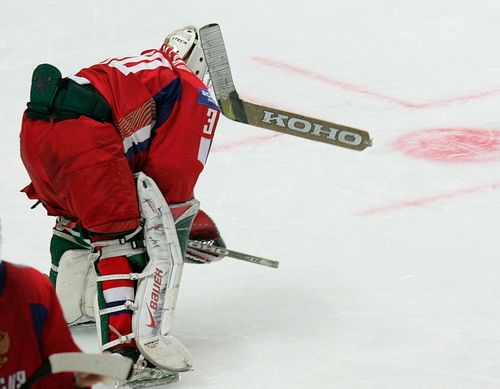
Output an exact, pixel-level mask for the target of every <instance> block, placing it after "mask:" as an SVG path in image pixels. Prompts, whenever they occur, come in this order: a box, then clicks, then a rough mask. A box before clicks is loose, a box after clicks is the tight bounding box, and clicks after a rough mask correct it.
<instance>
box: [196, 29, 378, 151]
mask: <svg viewBox="0 0 500 389" xmlns="http://www.w3.org/2000/svg"><path fill="white" fill-rule="evenodd" d="M200 38H201V45H202V48H203V53H204V55H205V60H206V61H207V65H208V72H209V74H210V79H211V80H212V84H213V88H214V92H215V96H216V98H217V101H218V103H219V106H220V109H221V111H222V114H223V115H224V116H226V117H227V118H229V119H231V120H234V121H237V122H241V123H246V124H250V125H252V126H256V127H261V128H266V129H268V130H272V131H278V132H281V133H285V134H289V135H295V136H299V137H302V138H306V139H310V140H314V141H318V142H324V143H329V144H332V145H335V146H340V147H345V148H348V149H352V150H358V151H360V150H364V149H365V148H367V147H369V146H371V145H372V140H371V139H370V135H369V134H368V132H366V131H364V130H360V129H357V128H353V127H348V126H344V125H340V124H336V123H332V122H327V121H324V120H319V119H315V118H311V117H308V116H304V115H299V114H296V113H292V112H287V111H282V110H280V109H277V108H272V107H266V106H263V105H259V104H254V103H250V102H248V101H245V100H242V99H240V97H239V95H238V92H236V88H235V86H234V83H233V77H232V75H231V68H230V67H229V60H228V57H227V53H226V48H225V45H224V40H223V38H222V32H221V30H220V27H219V25H218V24H215V23H213V24H208V25H206V26H204V27H202V28H201V29H200Z"/></svg>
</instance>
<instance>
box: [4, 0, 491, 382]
mask: <svg viewBox="0 0 500 389" xmlns="http://www.w3.org/2000/svg"><path fill="white" fill-rule="evenodd" d="M499 20H500V5H499V4H498V2H496V1H493V0H484V1H481V2H477V1H472V0H433V1H430V0H423V1H407V0H403V1H395V0H379V1H370V0H339V1H326V0H308V1H306V2H303V1H293V0H289V1H284V0H273V1H265V0H254V1H252V2H250V1H229V0H215V1H211V2H207V1H203V2H202V1H192V2H173V1H168V2H167V1H153V0H143V1H141V2H138V1H134V2H132V1H123V0H122V1H117V0H108V1H100V0H85V1H81V0H79V1H62V0H44V1H35V0H3V1H2V2H1V4H0V125H1V128H2V147H1V153H0V163H1V165H0V166H1V170H0V175H1V176H0V182H1V189H0V194H1V200H0V217H1V219H2V225H3V226H2V229H3V231H2V235H3V253H2V255H3V258H4V259H7V260H10V261H13V262H18V263H24V264H29V265H31V266H34V267H35V268H37V269H39V270H41V271H44V272H48V269H49V262H50V260H49V252H48V244H49V239H50V233H51V227H52V224H53V222H54V220H53V218H50V217H47V216H46V215H45V212H44V210H43V208H42V207H38V208H36V209H35V210H30V209H29V207H30V206H31V205H32V204H33V202H31V201H29V200H28V199H27V198H25V196H24V195H23V194H21V193H20V192H19V191H20V189H21V188H22V187H23V186H25V185H26V184H27V183H28V182H29V179H28V176H27V174H26V172H25V170H24V167H23V165H22V163H21V160H20V157H19V142H18V134H19V127H20V119H21V115H22V112H23V110H24V108H25V104H26V102H27V100H28V98H29V84H30V77H31V72H32V70H33V69H34V67H35V66H36V65H37V64H39V63H43V62H48V63H52V64H54V65H56V66H58V67H59V68H60V69H61V71H62V72H63V73H64V74H65V75H67V74H71V73H74V72H76V71H77V70H79V69H80V68H81V67H84V66H88V65H91V64H93V63H95V62H98V61H101V60H103V59H106V58H108V57H116V56H126V55H132V54H136V53H138V52H140V51H141V50H143V49H146V48H153V47H158V46H159V45H160V43H161V42H162V40H163V38H164V36H165V35H166V34H167V33H168V32H170V31H171V30H172V29H174V28H177V27H180V26H184V25H186V24H196V25H203V24H206V23H209V22H218V23H219V24H220V25H221V27H222V31H223V33H224V36H225V41H226V46H227V50H228V53H229V59H230V63H231V65H232V70H233V76H234V80H235V83H236V86H237V88H238V90H239V92H240V95H241V96H242V97H243V98H245V99H248V100H251V101H255V102H258V103H262V104H267V105H273V106H277V107H281V108H283V109H286V110H289V111H294V112H298V113H303V114H307V115H309V116H313V117H319V118H324V119H326V120H331V121H334V122H337V123H341V124H346V125H349V126H353V127H359V128H363V129H366V130H368V131H369V132H370V134H371V136H372V137H373V147H372V148H370V149H367V150H365V151H362V152H357V151H351V150H346V149H341V148H338V147H335V146H331V145H326V144H321V143H316V142H311V141H307V140H303V139H300V138H295V137H292V136H287V135H278V136H274V135H275V134H273V133H271V132H269V131H267V130H264V129H259V128H252V127H249V126H245V125H241V124H238V123H235V122H231V121H229V120H227V119H225V118H223V119H221V120H220V123H219V127H218V130H217V134H216V141H215V145H214V147H213V150H212V153H211V155H210V157H209V160H208V164H207V167H206V170H205V171H204V173H203V175H202V177H201V179H200V181H199V185H198V189H197V197H198V198H199V199H200V200H201V202H202V207H203V208H204V209H205V210H206V211H207V212H208V213H209V214H211V215H212V216H213V217H214V219H215V220H216V222H217V224H218V225H219V228H220V229H221V231H222V232H223V235H224V238H225V240H226V243H227V244H228V246H229V247H230V248H232V249H233V250H238V251H243V252H248V253H251V254H254V255H260V256H263V257H269V258H272V259H276V260H279V261H280V262H281V267H280V268H279V269H278V270H273V269H270V268H265V267H261V266H257V265H253V264H248V263H245V262H240V261H237V260H232V259H225V260H224V261H222V262H220V263H217V264H213V265H209V266H195V265H190V266H185V270H184V275H183V280H182V285H181V291H180V294H179V300H178V304H177V306H178V311H177V316H176V323H175V327H174V333H175V335H176V336H177V337H178V338H179V339H181V341H182V342H183V343H185V344H186V346H187V347H188V348H189V349H190V351H191V353H192V354H193V357H194V364H195V370H194V371H193V372H189V373H185V374H183V376H182V380H181V381H180V382H179V383H177V384H174V385H172V386H171V387H172V388H179V389H180V388H182V389H193V388H196V389H199V388H203V389H220V388H228V389H233V388H235V389H270V388H272V389H282V388H283V389H284V388H286V389H291V388H311V389H329V388H342V389H343V388H348V389H351V388H370V389H372V388H384V389H385V388H396V389H399V388H433V389H445V388H453V389H455V388H500V324H499V322H500V301H499V297H500V255H499V253H500V239H499V228H498V227H499V224H500V223H499V216H500V202H499V200H498V196H499V188H500V186H499V184H500V174H499V171H500V170H499V169H500V152H499V150H500V146H499V144H500V141H499V140H498V139H499V135H498V134H499V132H498V131H500V92H499V90H500V76H499V75H500V50H499V48H498V38H499V36H500V23H499ZM263 58H264V59H266V60H267V62H263V60H262V59H263ZM269 61H274V62H272V63H274V64H275V66H270V65H269V63H270V62H269ZM276 64H281V65H280V66H277V65H276ZM286 64H288V65H290V66H293V67H294V69H295V71H294V70H293V69H291V68H289V67H288V68H287V67H286V66H285V65H286ZM297 69H302V70H301V71H300V72H299V71H298V70H297ZM432 129H466V130H465V135H464V133H462V136H458V137H455V138H452V139H448V140H444V141H443V140H440V139H435V140H434V142H442V143H443V144H438V145H437V146H439V147H442V148H443V152H442V153H441V152H440V151H439V150H438V151H436V152H435V153H433V154H432V155H431V156H433V157H434V159H425V158H415V157H412V156H410V155H408V154H406V153H403V152H401V151H400V150H399V149H397V148H395V147H394V142H395V141H396V140H397V139H400V138H401V137H404V136H408V135H410V134H413V133H420V134H426V133H425V132H423V131H426V130H427V131H430V130H432ZM473 130H478V131H480V133H481V134H483V135H484V134H485V133H486V134H487V136H486V139H482V142H483V143H484V142H486V143H487V145H486V146H485V147H482V146H481V145H478V143H477V141H476V140H474V139H472V138H474V137H473V136H472V134H473V132H472V131H473ZM467 134H469V135H471V136H467ZM483 138H484V137H483ZM417 146H418V144H417ZM422 147H423V146H422ZM454 147H456V153H455V154H454V151H453V148H454ZM450 148H451V151H450ZM418 150H419V147H417V151H418ZM464 153H465V154H468V153H472V154H473V155H474V157H475V160H474V161H470V160H469V161H468V159H467V158H463V156H464V155H463V154H464ZM449 154H452V155H451V157H449V158H448V160H447V161H441V160H439V159H440V157H441V156H447V155H448V156H449ZM453 154H454V155H453ZM436 158H437V159H436ZM13 303H14V302H13ZM91 338H92V336H91V335H88V336H81V335H79V336H78V341H79V343H80V344H81V345H82V347H84V348H85V349H86V350H87V351H94V350H95V349H96V346H95V343H94V340H93V339H91ZM18 341H20V340H18Z"/></svg>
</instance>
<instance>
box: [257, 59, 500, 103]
mask: <svg viewBox="0 0 500 389" xmlns="http://www.w3.org/2000/svg"><path fill="white" fill-rule="evenodd" d="M251 59H252V60H253V61H256V62H258V63H260V64H262V65H265V66H269V67H274V68H277V69H280V70H285V71H287V72H289V73H295V74H300V75H301V76H305V77H309V78H311V79H314V80H318V81H321V82H323V83H325V84H328V85H331V86H334V87H336V88H341V89H344V90H348V91H350V92H354V93H357V94H362V95H365V96H369V97H373V98H376V99H378V100H383V101H387V102H390V103H393V104H397V105H399V106H401V107H404V108H408V109H426V108H433V107H436V106H443V105H450V104H453V103H464V102H468V101H472V100H478V99H483V98H485V97H488V96H494V95H499V94H500V87H497V88H493V89H490V90H485V91H480V92H474V93H469V94H466V95H463V96H456V97H447V98H442V99H436V100H430V101H427V102H423V103H416V102H412V101H409V100H404V99H401V98H397V97H393V96H389V95H386V94H383V93H380V92H377V91H374V90H370V89H367V88H364V87H362V86H359V85H355V84H351V83H349V82H345V81H341V80H337V79H334V78H331V77H329V76H326V75H324V74H321V73H317V72H314V71H311V70H307V69H304V68H300V67H298V66H293V65H290V64H288V63H286V62H282V61H279V60H277V59H272V58H265V57H251Z"/></svg>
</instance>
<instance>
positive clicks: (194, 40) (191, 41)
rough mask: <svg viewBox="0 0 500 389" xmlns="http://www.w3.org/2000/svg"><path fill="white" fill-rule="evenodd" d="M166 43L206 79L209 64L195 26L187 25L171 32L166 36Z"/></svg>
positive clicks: (200, 76) (196, 72)
mask: <svg viewBox="0 0 500 389" xmlns="http://www.w3.org/2000/svg"><path fill="white" fill-rule="evenodd" d="M164 43H165V44H166V45H167V46H169V47H171V48H172V49H174V50H175V52H176V53H177V54H179V56H180V57H181V58H182V59H183V60H184V62H185V63H186V65H187V66H188V67H189V68H190V69H191V70H192V71H193V72H194V74H196V75H197V76H198V78H199V79H200V80H202V81H205V80H204V79H205V76H206V75H207V64H206V62H205V56H204V55H203V49H202V47H201V41H200V35H199V33H198V29H197V28H196V27H195V26H186V27H183V28H180V29H178V30H175V31H173V32H171V33H170V34H169V35H168V36H167V37H166V38H165V41H164Z"/></svg>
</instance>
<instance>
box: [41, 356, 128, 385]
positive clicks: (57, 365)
mask: <svg viewBox="0 0 500 389" xmlns="http://www.w3.org/2000/svg"><path fill="white" fill-rule="evenodd" d="M49 361H50V365H51V368H52V373H63V372H80V373H92V374H97V375H100V376H103V377H109V378H112V379H115V380H117V381H125V380H126V379H127V377H128V375H129V373H130V369H131V368H132V363H133V361H132V360H131V359H129V358H124V357H122V356H117V355H112V354H87V353H78V352H72V353H58V354H52V355H51V356H50V357H49Z"/></svg>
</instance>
